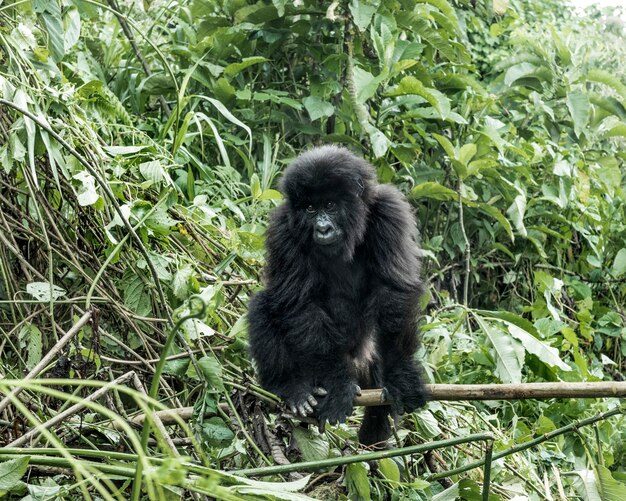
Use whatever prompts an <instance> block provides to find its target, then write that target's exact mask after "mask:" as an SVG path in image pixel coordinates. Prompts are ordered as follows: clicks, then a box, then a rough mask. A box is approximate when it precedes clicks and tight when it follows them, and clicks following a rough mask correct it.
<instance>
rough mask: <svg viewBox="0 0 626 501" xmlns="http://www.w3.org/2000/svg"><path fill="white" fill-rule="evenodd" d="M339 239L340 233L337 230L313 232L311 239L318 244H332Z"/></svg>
mask: <svg viewBox="0 0 626 501" xmlns="http://www.w3.org/2000/svg"><path fill="white" fill-rule="evenodd" d="M340 239H341V233H340V232H339V231H336V230H335V231H329V232H325V233H324V232H321V231H314V232H313V241H314V242H315V243H316V244H318V245H333V244H336V243H337V242H339V240H340Z"/></svg>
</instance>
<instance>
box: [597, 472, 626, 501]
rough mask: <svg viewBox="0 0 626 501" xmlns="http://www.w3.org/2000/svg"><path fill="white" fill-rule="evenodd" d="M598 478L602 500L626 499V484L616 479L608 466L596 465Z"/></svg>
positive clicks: (621, 500)
mask: <svg viewBox="0 0 626 501" xmlns="http://www.w3.org/2000/svg"><path fill="white" fill-rule="evenodd" d="M596 480H597V481H598V486H599V488H600V494H601V496H602V501H624V500H625V499H626V484H623V483H622V482H618V481H617V480H615V479H614V478H613V476H612V475H611V472H610V471H609V470H608V469H607V468H606V467H604V466H602V465H597V466H596Z"/></svg>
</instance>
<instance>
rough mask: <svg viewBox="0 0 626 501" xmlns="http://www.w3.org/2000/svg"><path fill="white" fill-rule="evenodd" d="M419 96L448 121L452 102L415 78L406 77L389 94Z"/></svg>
mask: <svg viewBox="0 0 626 501" xmlns="http://www.w3.org/2000/svg"><path fill="white" fill-rule="evenodd" d="M412 94H414V95H417V96H420V97H423V98H424V99H425V100H426V101H428V103H429V104H430V105H431V106H432V107H433V108H435V109H436V110H437V111H438V112H439V116H440V117H441V118H442V119H446V118H447V116H448V115H449V114H450V100H449V99H448V98H447V97H446V96H445V95H444V94H442V93H441V92H439V91H438V90H437V89H432V88H430V87H426V86H424V84H423V83H422V82H421V81H419V80H418V79H417V78H415V77H414V76H406V77H404V78H403V79H402V80H400V83H399V84H398V86H397V87H396V88H395V89H394V90H393V91H392V92H390V93H389V95H390V96H405V95H412Z"/></svg>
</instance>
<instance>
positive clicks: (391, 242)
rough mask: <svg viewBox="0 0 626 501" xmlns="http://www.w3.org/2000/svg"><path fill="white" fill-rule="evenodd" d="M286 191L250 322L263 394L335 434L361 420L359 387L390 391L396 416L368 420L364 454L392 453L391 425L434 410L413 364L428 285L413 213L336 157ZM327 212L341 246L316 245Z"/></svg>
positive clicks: (310, 158) (302, 164)
mask: <svg viewBox="0 0 626 501" xmlns="http://www.w3.org/2000/svg"><path fill="white" fill-rule="evenodd" d="M281 188H282V192H283V193H284V195H285V201H284V203H283V204H282V205H280V206H279V207H278V208H277V209H276V210H275V211H274V212H273V213H272V216H271V221H270V225H269V228H268V231H267V242H266V246H267V251H268V254H267V266H266V268H265V281H266V288H265V290H263V291H261V292H259V293H258V294H256V295H255V296H254V297H253V298H252V301H251V303H250V310H249V313H248V318H249V324H250V347H251V354H252V357H253V358H254V360H255V362H256V367H257V371H258V375H259V378H260V382H261V384H262V385H263V386H264V387H265V388H267V389H268V390H270V391H272V392H274V393H276V394H277V395H279V396H280V397H282V398H283V399H285V400H286V401H287V404H288V405H289V406H290V407H291V408H294V409H296V410H298V409H299V410H300V411H301V412H300V413H301V414H307V413H311V408H312V407H315V406H316V407H317V408H316V409H315V413H316V414H317V415H318V416H319V417H320V419H321V420H322V421H329V422H331V423H336V422H341V421H344V420H345V419H346V417H347V416H349V415H350V414H351V413H352V410H353V399H354V397H355V394H356V393H357V392H358V386H356V385H357V384H358V385H360V386H361V387H363V388H380V387H384V388H385V390H386V394H387V395H388V397H389V399H390V400H391V401H392V405H391V406H389V405H386V406H381V407H370V408H367V409H366V411H365V418H364V422H363V426H362V427H361V430H360V432H359V440H360V441H361V443H363V444H365V445H373V444H377V443H384V442H385V441H386V440H387V438H388V437H389V435H390V433H391V429H390V425H389V420H388V416H389V415H390V414H401V413H403V412H411V411H413V410H415V409H417V408H418V407H420V406H422V405H424V403H425V401H426V398H427V395H426V392H425V389H424V386H423V384H422V379H421V376H420V369H419V366H418V365H417V363H416V361H415V360H414V354H415V351H416V350H417V348H418V336H417V325H416V321H417V315H418V313H419V311H418V310H419V298H420V295H421V292H422V282H421V279H420V263H419V258H418V249H417V244H416V242H415V239H414V236H415V233H416V228H415V221H414V218H413V216H412V213H411V208H410V206H409V204H408V203H407V201H406V200H405V198H404V197H403V196H402V194H401V193H400V192H399V191H398V190H396V189H395V188H394V187H392V186H389V185H380V184H378V183H377V180H376V175H375V172H374V169H373V167H372V166H371V165H370V164H369V163H368V162H366V161H365V160H363V159H362V158H358V157H356V156H355V155H353V154H352V153H350V152H349V151H348V150H346V149H345V148H340V147H336V146H324V147H321V148H315V149H312V150H310V151H308V152H306V153H304V154H302V155H301V156H300V157H298V158H297V159H296V160H295V161H294V162H293V163H292V164H291V165H290V166H289V168H288V169H287V170H286V171H285V174H284V176H283V179H282V186H281ZM328 201H331V202H334V203H335V204H336V209H334V212H333V214H331V216H330V217H331V219H332V222H333V223H334V224H336V225H338V227H339V231H340V234H341V235H342V239H341V242H340V243H339V244H338V245H333V246H326V245H316V244H315V242H314V241H313V233H314V224H315V223H314V217H313V219H312V218H311V217H310V212H311V211H309V213H307V207H309V209H311V207H312V206H315V207H318V206H325V205H324V204H326V203H327V202H328ZM372 347H373V348H374V349H372ZM368 355H369V356H368ZM318 387H321V388H324V389H325V390H326V391H327V392H328V393H327V395H326V396H321V397H320V395H321V394H322V393H321V392H319V391H317V390H316V388H318ZM315 404H316V405H315Z"/></svg>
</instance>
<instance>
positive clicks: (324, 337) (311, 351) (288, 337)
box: [248, 291, 359, 423]
mask: <svg viewBox="0 0 626 501" xmlns="http://www.w3.org/2000/svg"><path fill="white" fill-rule="evenodd" d="M276 305H277V302H276V298H275V297H273V294H272V292H271V291H262V292H259V293H258V294H256V295H255V296H254V298H253V299H252V301H251V303H250V309H249V313H248V315H249V319H250V322H249V323H250V349H251V352H252V356H253V358H254V360H255V361H256V365H257V372H258V375H259V379H260V381H261V384H262V385H263V387H264V388H266V389H268V390H269V391H272V392H274V393H276V394H277V395H278V396H279V397H281V398H282V399H284V400H285V402H286V403H287V406H288V408H289V409H290V410H291V411H292V412H293V413H294V414H300V415H302V416H307V415H309V414H312V413H313V407H316V406H317V407H318V411H319V416H320V419H321V420H323V421H324V420H325V421H329V422H331V423H337V422H340V421H344V420H345V419H346V417H347V416H348V415H350V414H351V413H352V408H353V400H354V397H355V395H356V394H357V393H358V391H359V388H358V386H356V384H355V383H354V382H352V381H351V376H350V373H349V370H348V365H347V361H346V359H345V357H344V356H341V354H342V353H345V348H342V347H341V346H340V344H339V341H340V339H341V338H340V337H338V336H337V335H336V334H337V332H336V330H335V328H334V326H333V324H332V321H331V320H330V318H329V317H328V315H327V314H326V313H325V312H324V311H323V310H322V309H321V308H319V307H317V306H315V305H314V304H312V303H308V304H305V305H303V306H302V307H300V308H295V309H294V311H296V312H297V314H294V315H289V314H286V313H285V311H286V310H285V309H284V308H280V307H278V308H277V307H276ZM327 392H330V393H331V395H332V397H331V398H322V399H321V401H320V403H319V405H318V399H317V398H316V397H324V396H325V395H326V394H327Z"/></svg>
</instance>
